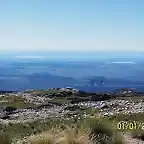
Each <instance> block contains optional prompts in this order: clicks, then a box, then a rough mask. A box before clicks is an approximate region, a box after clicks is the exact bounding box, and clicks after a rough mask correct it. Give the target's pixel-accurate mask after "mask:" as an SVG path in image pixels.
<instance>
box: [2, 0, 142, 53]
mask: <svg viewBox="0 0 144 144" xmlns="http://www.w3.org/2000/svg"><path fill="white" fill-rule="evenodd" d="M143 14H144V1H143V0H0V52H2V51H9V52H13V51H20V52H22V51H40V52H41V51H75V52H77V51H79V52H84V51H86V52H89V51H91V52H93V51H96V52H98V51H102V52H106V51H108V52H113V51H116V52H119V51H123V52H125V51H128V52H129V51H131V52H132V51H133V52H141V51H144V17H143Z"/></svg>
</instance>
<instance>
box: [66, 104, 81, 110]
mask: <svg viewBox="0 0 144 144" xmlns="http://www.w3.org/2000/svg"><path fill="white" fill-rule="evenodd" d="M64 110H69V111H76V110H82V109H81V107H80V106H78V105H75V106H68V107H66V108H65V109H64Z"/></svg>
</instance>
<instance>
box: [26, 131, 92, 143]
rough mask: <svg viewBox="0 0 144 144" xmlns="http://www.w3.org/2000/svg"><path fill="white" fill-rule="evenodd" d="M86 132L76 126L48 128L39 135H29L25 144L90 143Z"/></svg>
mask: <svg viewBox="0 0 144 144" xmlns="http://www.w3.org/2000/svg"><path fill="white" fill-rule="evenodd" d="M92 143H93V142H92V140H91V139H89V136H88V134H87V133H86V132H84V131H80V130H78V129H76V128H67V129H66V130H60V129H59V130H57V131H55V130H50V131H47V132H44V133H42V134H39V135H34V136H30V137H29V138H28V139H27V144H92Z"/></svg>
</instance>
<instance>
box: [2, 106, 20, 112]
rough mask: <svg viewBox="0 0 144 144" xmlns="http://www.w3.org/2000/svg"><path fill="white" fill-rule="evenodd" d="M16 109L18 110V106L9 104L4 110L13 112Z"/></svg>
mask: <svg viewBox="0 0 144 144" xmlns="http://www.w3.org/2000/svg"><path fill="white" fill-rule="evenodd" d="M16 110H17V108H15V107H12V106H8V107H6V108H5V109H4V110H3V111H5V112H13V111H16Z"/></svg>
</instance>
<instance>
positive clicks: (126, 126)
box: [116, 121, 144, 130]
mask: <svg viewBox="0 0 144 144" xmlns="http://www.w3.org/2000/svg"><path fill="white" fill-rule="evenodd" d="M116 128H117V129H118V130H140V129H142V130H144V123H143V122H140V121H131V122H129V121H120V122H118V123H117V124H116Z"/></svg>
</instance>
